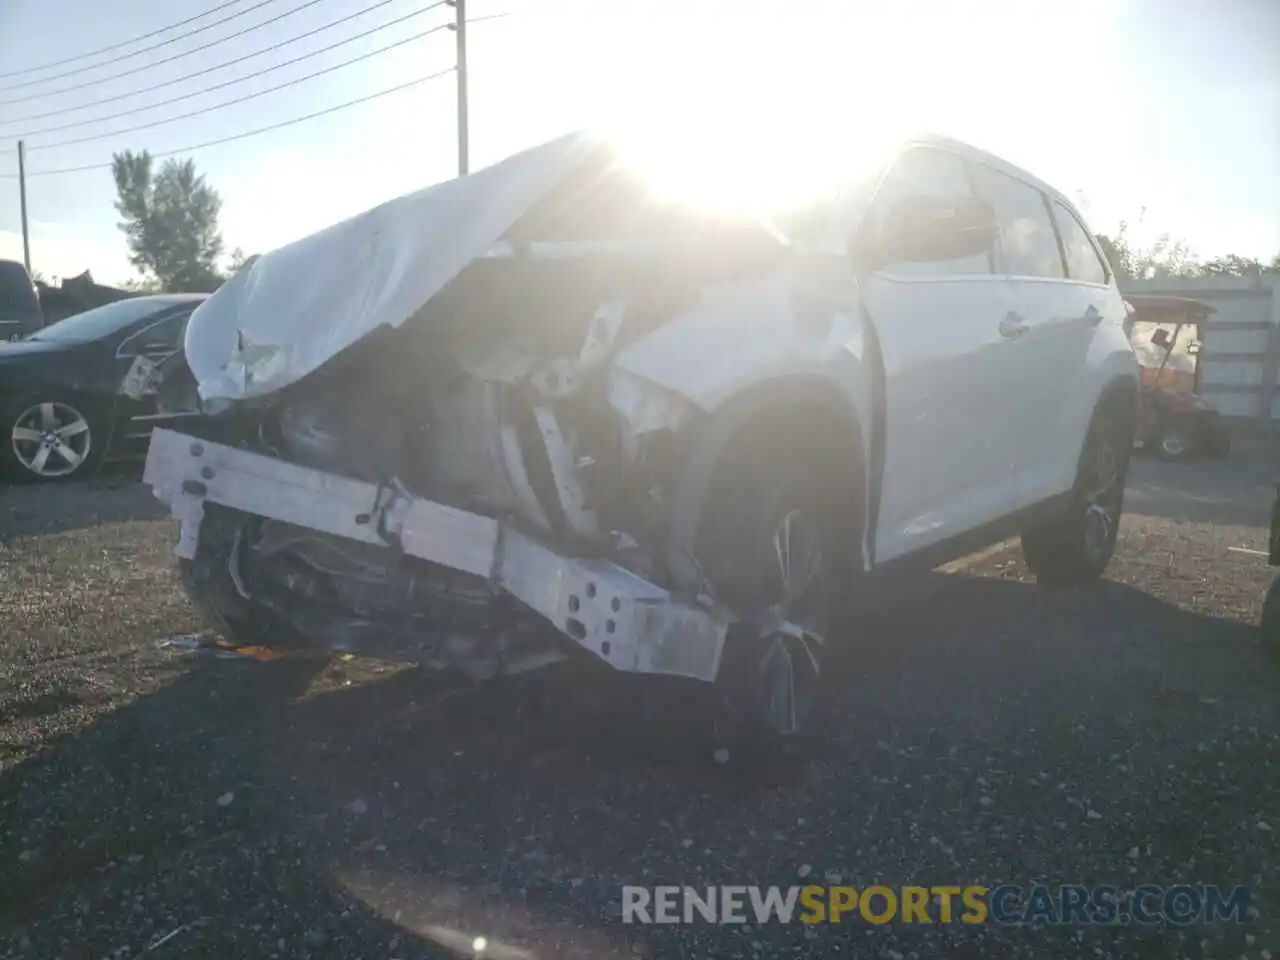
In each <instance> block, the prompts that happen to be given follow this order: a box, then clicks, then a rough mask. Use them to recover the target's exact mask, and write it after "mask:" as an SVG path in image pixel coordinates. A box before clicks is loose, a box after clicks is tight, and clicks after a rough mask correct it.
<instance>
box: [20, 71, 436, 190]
mask: <svg viewBox="0 0 1280 960" xmlns="http://www.w3.org/2000/svg"><path fill="white" fill-rule="evenodd" d="M451 73H453V67H449V68H448V69H445V70H439V71H437V72H435V73H431V74H428V75H427V76H425V77H419V78H418V79H416V80H410V81H408V82H407V83H402V84H400V85H398V86H395V87H389V88H388V89H386V90H379V91H378V92H377V93H371V94H369V95H367V96H364V97H359V98H358V99H356V100H348V101H347V102H346V103H339V104H337V105H336V106H332V107H327V108H326V109H324V110H317V111H315V112H314V113H308V114H306V115H304V116H301V117H294V118H293V119H291V120H283V121H281V122H280V123H273V124H271V125H270V126H266V127H258V128H257V129H256V130H246V131H245V132H244V133H237V134H234V135H233V136H230V137H219V138H218V139H217V140H206V141H205V142H204V143H195V144H192V145H191V146H187V147H179V148H178V149H176V150H165V151H162V152H160V153H153V154H151V156H152V157H153V158H157V159H158V158H161V157H172V156H176V155H177V154H180V153H190V152H192V151H193V150H204V149H205V148H206V147H216V146H218V145H219V144H223V143H230V142H232V141H233V140H243V139H245V138H246V137H256V136H257V135H258V134H260V133H269V132H270V131H272V130H279V129H281V128H282V127H289V126H292V125H293V124H295V123H302V122H304V121H306V120H314V119H315V118H317V117H323V116H326V115H327V114H330V113H337V112H338V111H339V110H345V109H347V108H348V107H354V106H358V105H359V104H362V103H368V102H369V101H371V100H377V99H378V98H380V97H385V96H388V95H389V94H392V93H398V92H399V91H401V90H407V89H408V88H409V87H414V86H417V85H418V84H420V83H426V82H428V81H429V80H437V79H439V78H440V77H444V76H448V75H449V74H451ZM110 169H111V164H109V163H94V164H89V165H87V166H83V167H63V168H62V169H59V170H32V171H29V172H28V173H27V176H28V177H52V176H55V175H57V174H63V173H81V172H83V171H86V170H110ZM3 176H5V177H8V178H9V179H16V178H15V177H14V176H13V174H3Z"/></svg>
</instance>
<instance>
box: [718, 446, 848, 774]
mask: <svg viewBox="0 0 1280 960" xmlns="http://www.w3.org/2000/svg"><path fill="white" fill-rule="evenodd" d="M744 452H745V451H740V453H744ZM717 474H718V478H717V480H718V482H717V483H715V484H714V485H713V489H712V494H711V496H709V497H708V501H707V506H706V507H704V512H703V516H702V518H701V520H700V523H699V533H698V549H697V554H698V561H699V564H700V565H701V567H702V570H703V573H704V575H705V576H706V578H707V580H708V581H709V582H710V583H711V585H712V586H713V588H714V589H715V591H716V594H717V596H718V598H719V599H720V600H722V601H723V602H725V603H726V604H727V605H728V606H729V607H730V609H732V610H733V611H734V613H735V614H737V615H738V616H739V617H740V618H741V622H740V623H737V624H735V625H734V627H733V628H732V629H731V630H730V633H729V636H728V638H727V640H726V643H725V651H724V655H723V658H722V662H721V669H720V674H719V677H718V678H717V681H716V687H717V688H718V693H719V694H720V697H719V701H718V703H719V706H720V707H721V709H720V710H719V711H717V719H716V724H717V727H716V730H715V732H714V737H715V739H716V741H717V743H718V744H719V745H720V746H721V747H723V748H727V749H728V750H729V751H730V754H731V755H735V754H736V756H737V757H738V758H739V759H742V758H744V757H745V758H751V759H752V760H757V761H758V760H764V759H770V760H772V759H779V758H783V757H789V758H797V759H798V758H802V757H804V756H806V755H807V754H808V753H809V751H810V750H811V749H812V748H813V746H814V745H815V743H816V733H817V729H818V727H819V726H820V725H819V724H817V723H815V722H813V721H814V719H815V713H816V710H817V707H818V705H819V702H820V699H821V696H822V694H823V692H824V690H825V689H826V687H827V683H828V681H829V679H830V673H831V668H832V666H833V657H832V656H831V655H830V653H831V651H830V646H831V644H832V642H833V641H832V637H833V635H835V634H837V633H838V632H839V630H840V629H841V627H842V626H843V624H844V620H845V617H844V612H843V607H842V605H841V603H840V602H839V598H840V597H842V596H845V595H847V588H848V587H850V586H852V584H851V583H850V582H847V581H848V578H849V576H850V573H851V570H852V567H851V565H850V562H849V558H850V557H851V556H853V555H854V548H855V546H856V544H855V537H854V535H853V530H854V524H853V523H851V522H850V517H849V516H848V514H847V512H846V511H847V509H848V507H847V503H841V502H840V501H841V500H842V499H844V500H847V498H843V497H841V496H840V495H839V494H838V493H836V492H835V490H838V489H843V490H848V489H849V488H850V487H851V486H852V484H851V483H849V482H848V481H845V482H842V483H840V484H831V483H828V482H824V479H823V478H822V477H821V476H819V474H818V473H817V472H816V471H814V470H813V469H811V468H810V467H809V466H807V465H806V463H805V462H804V460H803V458H800V457H796V456H794V455H792V456H785V457H769V456H759V455H757V456H746V457H741V456H740V457H739V458H737V459H730V460H727V461H726V462H725V463H724V464H722V465H721V468H720V469H719V470H718V471H717ZM784 535H785V537H786V538H787V539H789V541H790V543H791V545H792V546H791V550H789V551H787V554H788V556H790V557H791V565H790V566H791V567H792V568H793V569H794V570H796V571H800V569H801V568H802V567H803V568H804V570H806V571H813V574H814V575H813V576H809V575H802V573H801V572H797V573H795V574H794V575H793V580H792V586H793V588H794V589H793V591H792V593H793V596H792V597H791V599H790V600H788V599H786V597H785V591H784V586H783V573H782V566H783V561H782V560H781V559H780V557H781V551H779V550H778V549H777V548H776V546H775V539H777V541H778V542H779V543H781V542H782V538H783V537H784ZM815 551H816V552H815ZM815 558H816V567H815V566H814V565H813V564H812V563H811V561H813V560H814V559H815ZM780 602H781V603H784V604H785V607H783V608H779V607H777V606H776V604H778V603H780ZM783 611H785V612H783ZM783 618H785V619H786V620H789V621H791V622H793V623H796V625H797V626H801V627H807V628H809V629H808V630H805V631H803V632H802V635H801V636H794V635H789V634H787V633H786V632H782V631H780V630H779V629H778V627H779V624H780V621H781V620H782V619H783ZM788 680H789V681H790V682H788Z"/></svg>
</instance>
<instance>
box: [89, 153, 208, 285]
mask: <svg viewBox="0 0 1280 960" xmlns="http://www.w3.org/2000/svg"><path fill="white" fill-rule="evenodd" d="M152 166H153V164H152V158H151V154H150V153H148V152H147V151H146V150H144V151H142V152H141V153H133V152H132V151H130V150H126V151H124V152H123V153H117V154H116V155H115V156H114V157H113V158H112V162H111V173H112V176H113V177H114V178H115V183H116V194H117V199H116V210H118V211H119V212H120V215H121V216H122V217H123V218H124V219H123V221H122V222H121V223H120V229H121V230H123V231H124V234H125V237H126V238H127V241H128V244H129V262H130V263H132V264H133V266H134V267H135V268H136V269H137V270H138V272H139V273H140V274H142V276H143V278H144V282H147V281H151V282H153V283H155V284H156V285H158V286H159V287H160V288H161V289H163V290H166V291H168V292H192V293H199V292H206V291H210V290H213V289H215V288H216V287H217V286H218V284H219V283H221V282H222V277H221V275H220V274H219V272H218V269H217V261H218V257H219V256H220V255H221V253H222V235H221V234H220V233H219V232H218V212H219V210H220V209H221V207H222V199H221V198H220V197H219V196H218V192H217V191H216V190H214V189H213V187H211V186H209V185H208V184H207V183H206V182H205V179H204V177H203V176H202V175H198V174H197V173H196V166H195V162H194V161H193V160H172V159H171V160H166V161H165V162H164V164H163V166H161V167H160V170H159V172H158V173H154V175H153V171H152Z"/></svg>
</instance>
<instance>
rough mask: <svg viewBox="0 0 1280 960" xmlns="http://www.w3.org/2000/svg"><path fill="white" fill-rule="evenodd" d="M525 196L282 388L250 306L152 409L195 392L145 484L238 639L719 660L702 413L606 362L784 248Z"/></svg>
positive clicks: (437, 656) (473, 652)
mask: <svg viewBox="0 0 1280 960" xmlns="http://www.w3.org/2000/svg"><path fill="white" fill-rule="evenodd" d="M460 182H462V183H466V182H467V181H460ZM616 206H617V205H616V204H614V205H611V206H606V207H596V208H594V209H613V210H616ZM529 207H530V209H528V210H527V211H525V213H523V214H522V215H521V216H519V217H517V218H514V222H513V223H512V224H511V225H510V226H509V227H507V228H506V229H504V230H503V232H502V234H501V235H500V236H498V237H496V238H492V239H493V242H491V243H489V244H487V246H486V249H485V251H484V253H483V254H481V255H478V256H476V257H474V258H473V259H471V260H470V261H469V262H468V264H467V265H466V266H465V267H464V268H462V269H461V270H459V271H458V272H457V274H456V275H455V276H452V277H449V278H448V279H447V281H446V282H443V283H441V284H440V285H439V286H440V289H439V290H438V292H437V293H435V294H434V295H432V296H431V297H430V298H429V299H428V300H427V301H426V302H425V303H424V304H421V305H420V306H419V307H418V308H417V309H416V310H414V311H413V312H412V314H411V315H410V316H408V317H407V318H403V319H402V320H401V322H399V323H386V322H384V323H381V324H378V325H376V328H375V329H373V330H372V331H371V332H369V333H368V334H366V335H361V336H360V337H358V338H356V341H357V342H355V343H353V344H351V345H350V346H348V347H346V348H345V349H342V350H340V351H338V352H336V353H334V354H333V355H332V356H330V357H328V358H327V359H325V361H324V362H323V363H321V364H320V365H319V366H318V367H316V368H315V369H311V370H306V371H305V372H304V374H303V375H301V376H298V377H295V378H293V379H292V380H291V382H288V383H286V384H285V385H284V386H282V387H280V388H278V389H270V390H266V389H264V390H261V391H258V392H256V393H255V391H254V390H253V389H252V385H253V383H254V382H255V380H256V381H259V382H261V381H263V380H270V379H272V378H275V379H276V380H280V379H281V377H280V373H281V371H282V370H285V369H286V368H287V367H288V364H289V348H288V346H287V345H281V344H279V343H277V344H274V345H266V344H264V343H262V342H261V341H258V340H255V338H254V335H253V333H252V332H246V331H245V330H244V329H243V328H242V329H240V330H239V331H238V335H237V338H236V343H235V346H234V349H232V350H229V351H226V355H227V357H229V359H224V361H223V362H222V363H221V365H220V368H219V370H218V371H217V374H218V376H219V377H221V378H222V379H221V380H218V381H217V383H216V385H215V387H214V388H212V389H210V388H209V387H208V384H209V383H211V382H213V380H211V377H210V375H209V374H208V370H209V368H210V366H211V365H210V364H209V363H207V362H204V363H203V365H202V362H201V361H200V360H199V358H192V359H194V360H196V361H197V362H193V363H192V364H191V366H189V367H183V368H181V369H178V370H175V371H169V372H168V373H167V375H166V377H165V382H164V384H163V385H162V387H161V391H160V393H161V406H162V407H164V406H165V405H166V404H168V405H172V406H174V407H182V408H185V407H187V406H189V405H190V404H191V403H193V402H198V403H200V404H201V405H202V407H203V409H204V410H205V411H206V415H205V416H203V417H201V418H200V419H199V420H198V421H196V422H194V423H193V424H192V425H191V426H190V427H189V428H187V427H186V426H185V425H184V430H185V432H184V433H176V432H172V431H166V430H157V431H156V432H155V434H154V435H153V438H152V442H151V450H150V455H149V457H148V461H147V467H146V473H145V482H146V483H148V484H150V485H151V486H152V487H153V489H154V490H155V493H156V495H157V496H158V497H160V498H161V499H163V500H165V501H167V502H168V503H169V505H170V507H171V509H172V512H173V514H174V516H175V517H176V518H177V519H178V520H179V521H180V523H181V535H180V541H179V545H178V548H177V553H178V556H179V557H180V558H181V561H182V566H183V571H184V577H185V579H186V582H187V585H188V587H189V589H190V591H191V592H192V594H193V596H194V597H195V598H196V600H197V602H198V603H199V604H200V606H201V607H202V608H203V609H204V611H205V613H206V615H207V616H208V617H209V618H210V619H211V620H212V621H213V626H214V627H216V628H217V629H218V630H219V631H220V632H222V633H223V634H224V635H226V636H228V638H229V639H234V640H235V641H236V642H240V643H246V644H247V643H255V644H265V645H274V646H290V645H292V646H314V647H319V648H324V649H329V650H336V651H346V652H350V653H356V654H364V655H371V656H376V657H385V658H397V659H408V660H413V661H416V662H419V663H423V664H428V665H433V666H438V667H441V668H449V669H458V670H461V671H463V672H465V673H467V674H468V675H470V676H472V677H475V678H485V677H489V676H493V675H495V674H498V673H513V672H520V671H523V670H527V669H530V668H532V667H536V666H541V665H544V664H546V663H550V662H553V661H555V660H557V659H561V658H563V657H565V656H573V655H584V654H585V655H590V656H592V657H594V658H597V659H598V660H600V661H603V662H604V663H606V664H608V665H609V666H611V667H613V668H615V669H617V670H620V671H626V672H634V673H651V674H668V675H674V676H681V677H687V678H693V679H698V680H704V681H711V680H714V679H715V678H716V676H717V673H718V671H719V668H720V661H721V654H722V651H723V649H724V647H725V642H726V636H727V635H728V634H729V632H730V631H731V629H735V628H736V626H735V625H736V624H737V622H738V621H737V618H736V616H735V614H734V612H733V611H731V610H728V609H726V608H725V606H724V605H723V604H721V603H720V602H718V600H717V598H716V596H715V591H714V589H713V587H712V586H711V585H710V584H708V583H706V582H704V581H703V578H702V577H701V575H700V571H699V569H698V565H697V563H696V562H695V561H694V559H693V558H692V557H691V556H689V555H688V553H687V551H683V548H681V547H680V546H679V544H682V543H685V542H687V541H688V539H689V538H688V537H684V536H680V535H679V534H680V533H681V532H682V531H680V530H678V529H676V521H675V520H674V519H673V518H674V517H676V516H679V512H678V511H676V510H675V509H674V508H673V504H674V500H675V498H676V488H677V486H678V485H679V483H680V482H681V478H682V474H683V472H684V471H685V470H686V469H687V465H688V463H689V461H690V453H691V450H692V448H693V446H694V445H695V444H696V443H697V442H698V441H697V438H698V435H699V429H700V426H701V424H702V423H703V421H704V419H705V417H706V413H705V411H704V410H703V409H701V408H700V407H699V406H698V405H696V404H695V403H693V402H691V401H690V400H689V399H688V398H686V397H685V396H682V395H681V394H679V393H677V392H675V391H673V390H671V389H669V388H668V387H664V386H661V385H659V384H658V383H657V382H655V381H654V380H653V379H649V378H646V377H644V376H642V375H639V374H637V373H635V372H633V371H632V370H631V369H629V368H628V366H627V365H626V364H620V363H618V362H617V361H618V358H619V356H620V355H622V354H623V353H624V352H625V351H626V350H627V349H629V348H630V347H632V346H634V345H636V344H638V343H642V342H643V341H645V339H646V338H648V337H651V336H652V335H653V334H654V332H655V331H657V330H659V329H661V328H662V327H664V326H665V325H667V324H669V323H671V322H672V321H673V319H674V318H677V317H679V316H680V315H681V314H682V313H684V312H687V311H688V310H689V309H690V308H692V307H693V306H694V305H695V304H696V303H697V302H698V300H699V298H700V297H701V296H702V294H703V292H704V291H705V289H706V287H707V286H708V285H709V284H725V283H730V284H731V283H735V282H743V281H747V282H758V279H759V277H760V276H761V275H762V274H763V273H765V272H767V271H768V270H769V269H771V268H773V267H776V265H777V262H778V255H779V252H780V250H781V249H782V247H781V246H780V244H779V242H778V240H777V238H776V237H771V236H769V234H768V233H767V232H766V231H763V230H759V229H756V228H754V227H753V228H752V229H751V230H749V231H745V230H744V229H742V228H738V227H735V228H733V230H732V231H730V232H729V233H718V234H717V235H716V236H715V237H710V238H709V237H706V236H702V237H699V236H698V235H697V233H696V231H694V232H693V233H691V232H690V231H688V230H682V231H680V233H679V234H678V235H679V236H680V237H681V238H682V239H681V243H680V244H674V245H673V244H672V243H670V242H664V243H662V244H659V245H656V246H655V245H644V244H634V243H630V244H622V245H616V244H609V243H598V242H586V243H584V242H581V241H580V240H579V239H578V237H579V236H581V234H582V233H583V232H584V231H583V230H582V229H581V228H580V226H579V228H578V229H576V230H569V229H567V228H565V226H564V218H563V210H564V209H565V206H564V201H563V198H560V199H557V198H556V197H555V195H554V194H553V195H552V196H551V197H550V198H544V199H541V200H539V202H537V203H531V204H530V205H529ZM573 209H574V210H583V209H587V210H591V209H593V208H592V207H591V205H589V204H588V205H586V206H583V205H582V204H575V205H574V206H573ZM548 210H551V211H552V212H553V213H555V214H556V216H552V217H550V218H549V217H548V213H547V211H548ZM551 224H554V225H556V226H558V227H560V230H559V232H557V230H556V229H553V227H552V226H551ZM587 232H588V233H590V231H587ZM566 233H567V235H568V238H569V239H567V240H562V239H560V237H562V236H565V235H566ZM548 234H550V235H551V236H552V237H553V239H552V240H543V239H540V238H541V237H545V236H547V235H548ZM264 262H265V264H266V266H267V267H268V268H270V266H271V255H268V257H266V258H264ZM262 266H263V263H259V264H255V265H254V268H253V269H251V270H248V271H246V274H245V276H244V277H237V278H236V280H237V281H239V282H241V283H242V284H243V285H244V286H245V288H246V289H252V284H253V282H254V271H256V270H258V269H259V268H260V267H262ZM321 269H322V268H321ZM215 301H217V295H215V297H214V298H213V300H211V301H210V303H211V304H213V303H214V302H215ZM202 309H205V308H202ZM232 315H234V314H232ZM199 318H200V315H199V314H197V316H196V318H194V319H193V326H195V325H196V323H197V322H198V321H199ZM207 334H208V331H204V332H202V331H201V330H199V329H197V330H195V331H194V333H189V334H188V354H191V353H192V349H193V342H194V343H195V345H196V346H197V347H199V344H200V338H201V336H206V335H207ZM197 367H199V368H200V371H201V373H202V374H203V375H197V374H193V373H192V372H191V371H192V369H194V368H197ZM228 382H233V383H234V384H236V385H237V386H236V389H239V390H241V393H242V395H241V396H239V397H233V396H228V393H229V392H234V391H229V390H228V388H227V386H226V384H227V383H228ZM210 394H213V395H212V396H211V395H210ZM751 629H756V627H755V626H752V627H751ZM769 629H771V630H780V631H783V632H786V631H788V630H791V631H793V632H794V630H796V629H797V628H793V627H791V626H790V625H789V624H786V623H774V624H771V625H770V626H769Z"/></svg>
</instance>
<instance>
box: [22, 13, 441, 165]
mask: <svg viewBox="0 0 1280 960" xmlns="http://www.w3.org/2000/svg"><path fill="white" fill-rule="evenodd" d="M448 28H449V25H448V24H445V23H442V24H440V25H439V26H436V27H432V28H431V29H429V30H423V31H422V32H421V33H415V34H414V35H413V36H411V37H405V38H404V39H403V40H397V41H396V42H395V43H389V44H387V45H386V46H385V47H379V48H378V49H377V50H370V51H369V52H368V53H362V54H361V55H360V56H358V57H352V58H351V59H350V60H343V61H342V62H341V63H335V64H331V65H330V66H327V67H324V68H323V69H320V70H316V71H314V72H312V73H308V74H304V75H303V76H301V77H294V78H293V79H292V80H286V81H285V82H284V83H278V84H276V85H275V86H274V87H267V88H266V89H265V90H255V91H254V92H253V93H247V94H245V95H244V96H243V97H235V98H233V99H231V100H224V101H223V102H222V103H215V104H213V105H212V106H208V107H202V108H201V109H199V110H192V111H190V112H189V113H182V114H179V115H178V116H176V117H166V118H164V119H163V120H152V121H149V122H148V123H139V124H137V125H136V126H132V127H125V128H124V129H123V130H112V131H111V132H110V133H95V134H93V135H91V136H88V137H76V138H74V139H72V140H59V141H58V142H57V143H42V144H39V145H37V146H32V147H28V148H27V152H28V153H34V152H35V151H36V150H51V149H53V148H54V147H69V146H72V145H73V144H77V143H89V142H90V141H93V140H105V139H108V138H110V137H119V136H123V135H124V134H126V133H134V132H136V131H138V130H150V129H151V128H152V127H162V126H164V125H165V124H168V123H175V122H177V121H178V120H189V119H191V118H192V117H199V116H202V115H204V114H206V113H211V112H213V111H214V110H221V109H222V108H223V107H230V106H234V105H235V104H237V103H244V102H246V101H248V100H256V99H257V98H258V97H263V96H266V95H267V94H268V93H275V92H276V91H277V90H284V89H285V88H286V87H293V86H296V85H297V84H299V83H303V82H305V81H307V80H314V79H315V78H316V77H321V76H324V75H325V74H326V73H333V71H335V70H341V69H342V68H343V67H349V66H351V65H352V64H353V63H359V62H360V61H362V60H368V59H369V58H370V57H376V56H378V55H379V54H383V53H386V52H387V51H389V50H394V49H395V48H396V47H403V46H404V45H405V44H406V43H412V42H413V41H414V40H421V39H422V38H423V37H427V36H430V35H431V34H433V33H439V32H440V31H442V30H447V29H448Z"/></svg>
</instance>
